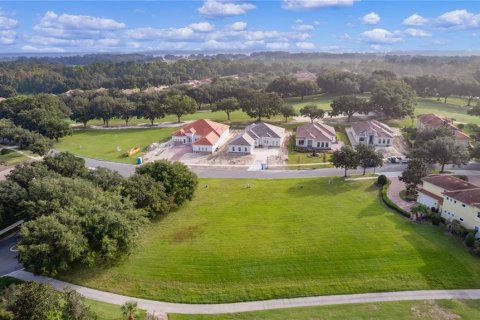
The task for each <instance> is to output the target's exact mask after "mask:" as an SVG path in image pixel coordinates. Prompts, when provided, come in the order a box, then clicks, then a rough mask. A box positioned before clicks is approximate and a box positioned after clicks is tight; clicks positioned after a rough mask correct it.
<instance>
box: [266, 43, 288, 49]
mask: <svg viewBox="0 0 480 320" xmlns="http://www.w3.org/2000/svg"><path fill="white" fill-rule="evenodd" d="M265 47H266V48H267V49H272V50H286V49H288V47H290V44H289V43H288V42H269V43H267V44H266V45H265Z"/></svg>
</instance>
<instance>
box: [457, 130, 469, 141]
mask: <svg viewBox="0 0 480 320" xmlns="http://www.w3.org/2000/svg"><path fill="white" fill-rule="evenodd" d="M453 135H454V137H455V140H467V141H470V137H469V136H468V135H467V134H466V133H465V132H463V131H460V130H455V132H454V134H453Z"/></svg>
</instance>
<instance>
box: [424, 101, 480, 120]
mask: <svg viewBox="0 0 480 320" xmlns="http://www.w3.org/2000/svg"><path fill="white" fill-rule="evenodd" d="M447 102H448V100H447ZM452 102H453V101H452ZM467 111H468V108H467V107H465V106H464V105H457V104H452V103H443V102H437V101H434V100H431V99H424V98H418V104H417V106H416V108H415V115H419V114H424V113H437V114H440V115H443V116H445V117H448V118H452V119H455V121H459V122H464V123H475V124H480V117H475V116H470V115H468V114H467Z"/></svg>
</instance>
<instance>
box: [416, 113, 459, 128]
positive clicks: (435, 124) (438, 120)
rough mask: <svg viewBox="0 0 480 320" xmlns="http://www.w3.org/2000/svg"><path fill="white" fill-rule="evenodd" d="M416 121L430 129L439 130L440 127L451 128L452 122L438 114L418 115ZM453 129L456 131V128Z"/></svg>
mask: <svg viewBox="0 0 480 320" xmlns="http://www.w3.org/2000/svg"><path fill="white" fill-rule="evenodd" d="M417 119H418V121H420V122H421V123H423V124H424V125H426V126H429V127H432V128H440V127H441V126H444V125H449V126H450V125H451V126H453V124H452V121H451V120H450V119H448V118H445V117H443V116H440V115H438V114H434V113H429V114H422V115H419V116H418V117H417ZM453 127H455V126H453ZM455 129H456V127H455Z"/></svg>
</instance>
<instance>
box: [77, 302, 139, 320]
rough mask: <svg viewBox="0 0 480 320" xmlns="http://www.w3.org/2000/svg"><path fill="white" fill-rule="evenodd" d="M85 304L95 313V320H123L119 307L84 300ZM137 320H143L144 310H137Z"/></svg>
mask: <svg viewBox="0 0 480 320" xmlns="http://www.w3.org/2000/svg"><path fill="white" fill-rule="evenodd" d="M85 303H86V305H87V306H89V307H90V310H92V311H93V312H95V314H96V315H97V318H96V319H97V320H123V319H125V318H123V317H122V313H121V312H120V306H117V305H114V304H110V303H105V302H99V301H94V300H89V299H86V300H85ZM138 315H139V316H138V318H137V319H145V316H146V312H145V310H139V312H138Z"/></svg>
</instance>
